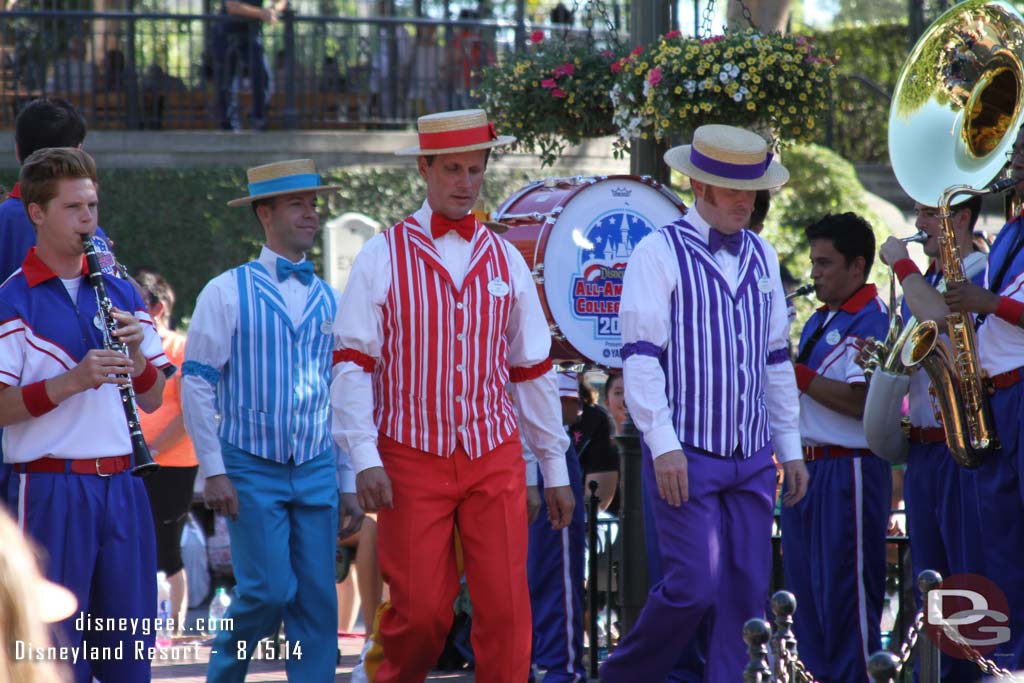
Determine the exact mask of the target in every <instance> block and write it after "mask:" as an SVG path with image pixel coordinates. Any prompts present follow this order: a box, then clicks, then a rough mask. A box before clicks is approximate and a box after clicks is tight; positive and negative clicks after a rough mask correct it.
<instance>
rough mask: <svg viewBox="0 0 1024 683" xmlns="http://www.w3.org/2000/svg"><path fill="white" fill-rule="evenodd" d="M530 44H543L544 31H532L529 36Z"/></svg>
mask: <svg viewBox="0 0 1024 683" xmlns="http://www.w3.org/2000/svg"><path fill="white" fill-rule="evenodd" d="M530 42H531V43H533V44H534V45H536V44H537V43H541V42H544V31H540V30H538V31H534V32H533V33H531V34H530Z"/></svg>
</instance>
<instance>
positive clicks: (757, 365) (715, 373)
mask: <svg viewBox="0 0 1024 683" xmlns="http://www.w3.org/2000/svg"><path fill="white" fill-rule="evenodd" d="M660 233H661V235H662V236H663V237H664V238H665V240H666V241H667V242H668V244H669V245H670V247H671V248H672V249H673V250H674V252H675V255H676V260H677V261H678V263H679V285H678V286H677V288H676V290H675V291H674V292H673V293H672V300H671V306H672V311H671V317H670V320H671V321H672V325H673V326H672V330H671V335H670V338H669V343H668V346H667V347H666V348H665V350H664V351H663V352H662V354H661V366H662V369H663V370H664V372H665V379H666V387H667V392H668V400H669V405H670V406H672V413H673V414H672V418H673V423H674V424H675V428H676V433H677V435H678V436H679V440H680V442H681V443H683V444H684V445H686V446H689V447H692V448H696V449H700V450H703V451H706V452H708V453H710V454H712V455H717V456H720V457H731V456H732V455H733V454H736V455H737V456H738V457H740V458H748V457H750V456H752V455H755V454H757V453H758V452H760V451H761V450H762V449H764V448H765V447H767V446H768V445H769V438H770V434H769V423H768V409H767V406H766V404H765V401H764V376H765V366H766V364H767V362H768V357H769V349H768V328H769V320H770V317H771V305H772V289H771V288H769V287H767V286H766V285H767V284H771V282H770V280H769V273H770V271H769V269H768V261H767V258H766V257H765V253H764V249H763V247H762V246H761V244H760V242H759V238H758V237H756V236H755V235H754V234H753V233H751V232H749V231H747V230H744V231H742V234H743V245H742V247H741V249H740V253H739V269H738V277H737V283H738V284H737V288H736V291H735V292H733V291H732V289H731V287H730V286H729V283H728V282H727V281H726V279H725V276H724V275H723V274H722V271H721V269H720V267H719V265H718V262H717V261H715V257H714V256H713V255H712V254H711V252H710V251H708V247H707V244H706V243H705V241H704V239H703V238H702V237H701V235H700V233H699V232H698V231H697V230H696V228H694V227H693V226H691V225H690V224H689V223H687V222H686V221H685V220H683V219H680V220H678V221H676V222H675V223H673V224H671V225H668V226H665V227H663V228H661V230H660ZM765 289H767V290H768V291H764V290H765Z"/></svg>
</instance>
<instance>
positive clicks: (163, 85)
mask: <svg viewBox="0 0 1024 683" xmlns="http://www.w3.org/2000/svg"><path fill="white" fill-rule="evenodd" d="M142 87H143V89H145V90H147V91H149V92H154V93H161V94H162V93H169V92H185V91H187V90H188V87H187V86H186V85H185V81H183V80H181V79H180V78H178V77H177V76H172V75H170V74H169V73H167V72H166V71H164V69H163V67H162V66H160V65H159V64H150V65H149V67H148V68H147V69H146V77H145V78H144V79H143V80H142Z"/></svg>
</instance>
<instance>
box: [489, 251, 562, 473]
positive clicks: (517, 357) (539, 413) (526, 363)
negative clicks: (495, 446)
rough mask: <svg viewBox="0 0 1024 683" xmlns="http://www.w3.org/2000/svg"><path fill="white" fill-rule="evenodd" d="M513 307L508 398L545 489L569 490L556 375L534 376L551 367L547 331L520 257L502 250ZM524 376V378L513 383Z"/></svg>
mask: <svg viewBox="0 0 1024 683" xmlns="http://www.w3.org/2000/svg"><path fill="white" fill-rule="evenodd" d="M505 252H506V254H508V262H509V268H510V271H511V280H512V290H513V294H514V296H515V301H514V302H513V304H512V311H511V313H510V315H509V325H508V364H509V368H510V371H511V373H512V379H513V381H512V397H513V400H514V401H515V402H516V406H517V408H518V410H519V426H520V431H521V432H522V438H523V441H524V442H525V443H526V444H527V446H528V447H529V450H530V451H532V452H533V453H534V454H536V457H537V461H538V463H539V465H540V470H541V473H542V474H543V475H544V485H545V486H549V487H555V486H567V485H568V484H569V470H568V467H567V465H566V462H565V452H566V451H567V450H568V449H569V435H568V434H566V433H565V429H564V428H563V427H562V406H561V403H560V402H559V400H558V384H557V379H556V377H555V371H554V369H550V370H547V371H546V372H544V374H542V375H539V376H535V377H534V376H531V375H532V374H533V370H534V369H536V368H541V367H543V366H544V364H547V363H548V362H549V359H550V356H551V330H550V329H549V328H548V323H547V319H546V318H545V317H544V311H543V309H542V308H541V306H540V299H539V298H538V296H537V287H536V285H535V284H534V282H533V275H531V273H530V269H529V267H528V266H527V265H526V261H524V260H523V256H522V254H520V253H519V251H518V250H517V249H515V247H513V246H511V245H510V244H506V245H505ZM519 373H522V374H524V375H526V376H527V377H528V378H527V379H524V380H522V381H516V375H517V374H519Z"/></svg>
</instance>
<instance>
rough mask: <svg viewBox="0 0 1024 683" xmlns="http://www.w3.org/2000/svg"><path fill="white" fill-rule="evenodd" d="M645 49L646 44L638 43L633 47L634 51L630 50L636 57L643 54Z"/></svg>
mask: <svg viewBox="0 0 1024 683" xmlns="http://www.w3.org/2000/svg"><path fill="white" fill-rule="evenodd" d="M643 51H644V46H643V45H637V46H636V47H634V48H633V51H632V52H630V53H629V54H631V55H632V56H634V57H635V56H637V55H639V54H643Z"/></svg>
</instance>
